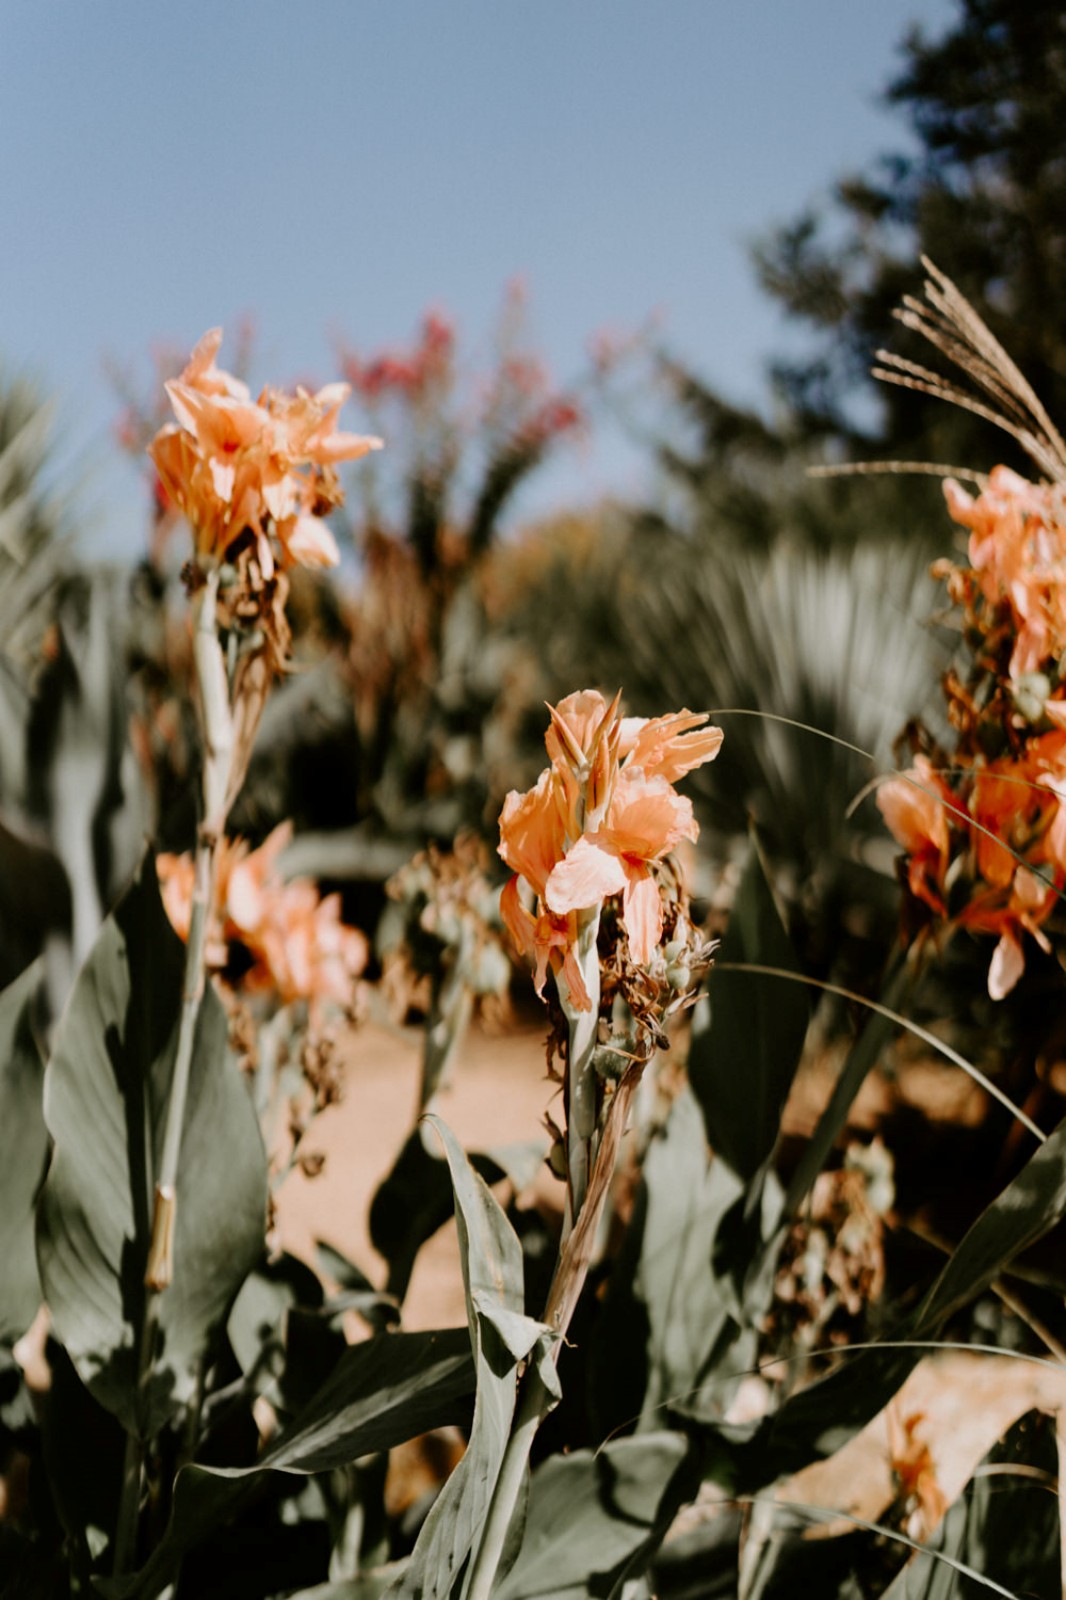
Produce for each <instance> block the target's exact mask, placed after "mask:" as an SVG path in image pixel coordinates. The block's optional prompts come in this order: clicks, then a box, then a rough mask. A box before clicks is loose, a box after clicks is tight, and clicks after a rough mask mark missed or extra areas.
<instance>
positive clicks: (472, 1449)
mask: <svg viewBox="0 0 1066 1600" xmlns="http://www.w3.org/2000/svg"><path fill="white" fill-rule="evenodd" d="M425 1120H426V1121H427V1122H428V1123H429V1124H430V1126H432V1127H433V1128H435V1129H436V1131H437V1133H438V1134H439V1135H440V1139H441V1142H442V1143H443V1145H444V1151H445V1155H446V1157H447V1162H448V1170H449V1172H450V1173H451V1180H452V1185H453V1187H454V1190H455V1216H456V1222H457V1224H458V1229H459V1254H460V1259H461V1262H462V1268H463V1286H464V1288H465V1290H466V1307H467V1318H468V1322H469V1329H470V1341H471V1345H472V1348H473V1355H474V1364H475V1367H476V1371H477V1397H476V1400H475V1402H474V1421H473V1425H472V1427H471V1430H470V1441H469V1443H468V1445H467V1448H466V1453H465V1455H464V1456H463V1459H462V1460H461V1461H460V1462H459V1465H458V1466H457V1467H456V1468H455V1470H454V1472H453V1473H452V1475H451V1477H450V1478H449V1479H448V1481H447V1483H446V1484H445V1485H444V1488H443V1489H442V1490H441V1492H440V1494H439V1495H438V1496H437V1499H436V1501H435V1503H434V1505H433V1508H432V1510H431V1511H430V1513H429V1515H428V1517H427V1518H426V1520H425V1522H424V1523H423V1525H422V1531H421V1532H420V1534H419V1536H418V1540H417V1543H416V1544H415V1548H414V1551H413V1553H412V1556H411V1560H410V1563H409V1565H408V1567H407V1569H406V1571H405V1572H404V1574H403V1577H402V1578H400V1579H398V1580H397V1582H396V1583H395V1584H394V1585H393V1587H392V1588H391V1589H389V1590H388V1593H389V1595H391V1596H395V1597H396V1600H446V1597H449V1596H453V1595H456V1594H458V1593H459V1591H460V1589H461V1585H462V1579H463V1573H464V1569H465V1567H466V1563H467V1560H468V1558H469V1556H470V1553H471V1550H472V1549H473V1547H474V1543H475V1541H476V1539H477V1536H478V1534H479V1533H480V1531H481V1529H482V1527H483V1525H484V1522H485V1518H486V1515H487V1513H488V1510H489V1506H490V1504H491V1503H492V1497H493V1491H494V1489H495V1486H496V1480H497V1477H498V1476H499V1471H500V1466H501V1463H502V1461H503V1457H504V1452H505V1450H506V1447H507V1441H508V1438H509V1437H510V1432H511V1421H512V1418H513V1416H514V1410H515V1400H516V1398H517V1392H518V1371H517V1369H518V1365H519V1363H520V1362H521V1361H523V1360H525V1359H526V1358H528V1357H533V1358H534V1360H535V1361H536V1362H537V1364H538V1368H539V1370H540V1373H541V1376H542V1378H543V1379H544V1380H545V1382H546V1384H550V1385H551V1386H552V1387H554V1386H555V1383H556V1379H555V1368H554V1365H553V1363H552V1360H551V1354H550V1351H551V1345H550V1336H549V1334H548V1332H547V1330H546V1329H545V1328H544V1326H543V1325H542V1324H541V1323H539V1322H534V1321H533V1319H532V1318H531V1317H527V1316H525V1315H524V1313H523V1309H522V1308H523V1297H524V1285H523V1267H522V1246H521V1244H520V1243H519V1240H518V1236H517V1234H516V1233H515V1231H514V1229H513V1228H512V1227H511V1224H510V1223H509V1222H508V1220H507V1218H506V1216H505V1215H504V1213H503V1211H502V1209H501V1208H500V1206H499V1205H498V1204H497V1202H496V1200H495V1198H494V1197H493V1194H492V1191H491V1190H490V1189H489V1188H488V1186H487V1184H486V1183H485V1182H484V1181H483V1179H481V1178H480V1177H479V1176H478V1174H477V1173H476V1172H475V1171H474V1169H473V1167H472V1166H471V1165H470V1163H469V1161H468V1160H467V1159H466V1156H465V1155H464V1154H463V1151H462V1148H461V1147H460V1145H459V1144H458V1142H457V1141H456V1138H455V1136H454V1134H452V1133H451V1132H450V1130H449V1129H448V1128H447V1127H446V1125H445V1124H444V1123H443V1122H441V1121H440V1119H439V1118H438V1117H435V1116H429V1117H427V1118H426V1119H425Z"/></svg>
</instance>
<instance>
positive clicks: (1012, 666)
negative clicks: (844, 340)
mask: <svg viewBox="0 0 1066 1600" xmlns="http://www.w3.org/2000/svg"><path fill="white" fill-rule="evenodd" d="M926 266H927V268H928V269H929V271H930V273H931V280H930V282H929V283H927V284H926V296H927V301H928V305H925V306H923V305H922V304H921V303H920V302H918V301H915V300H907V301H905V302H904V308H903V311H902V312H901V313H900V315H901V319H902V320H903V322H904V323H905V324H906V325H907V326H909V327H911V328H912V329H914V330H915V331H917V332H920V333H922V334H924V335H925V337H926V338H928V339H929V340H930V341H931V342H932V343H933V344H934V345H935V346H936V347H937V348H938V349H940V350H942V351H943V352H944V353H946V354H948V355H949V356H950V357H951V358H952V359H953V360H955V361H956V362H957V364H958V365H959V366H960V367H961V368H962V370H963V372H964V373H965V374H966V375H967V376H968V377H969V378H970V379H971V381H972V383H973V385H974V387H975V389H976V390H977V391H978V395H977V396H975V395H974V394H971V393H969V392H968V391H966V390H963V389H960V388H959V387H957V386H956V385H955V384H954V383H949V382H947V381H945V380H943V379H941V378H939V377H938V376H937V375H936V374H935V373H932V372H930V371H929V370H928V369H925V368H921V367H917V366H916V365H915V364H914V363H908V362H903V361H901V360H899V359H898V358H895V357H891V356H884V355H883V354H882V360H883V362H884V363H885V365H884V366H882V367H881V368H879V369H878V368H875V371H876V372H877V373H878V375H879V376H881V377H883V378H886V379H888V380H889V381H890V382H895V383H902V384H905V385H907V386H910V387H917V388H920V389H923V390H924V391H926V392H929V393H933V394H937V395H940V396H941V397H942V398H945V399H948V400H951V401H953V402H954V403H956V404H960V405H965V406H966V407H967V408H968V409H970V410H974V411H977V412H978V414H979V415H982V416H986V417H988V419H989V420H990V421H992V422H995V423H996V424H997V425H998V426H1000V427H1002V428H1003V429H1004V430H1005V431H1006V432H1008V433H1010V434H1011V435H1012V436H1013V437H1014V439H1015V440H1016V441H1017V442H1018V443H1019V444H1021V445H1022V447H1023V448H1024V449H1025V450H1026V451H1027V452H1028V454H1029V455H1030V456H1031V457H1032V459H1033V460H1034V461H1035V462H1036V464H1037V466H1038V467H1039V468H1040V469H1041V470H1043V471H1044V472H1045V473H1047V474H1048V479H1047V480H1046V481H1043V482H1039V483H1032V482H1030V481H1029V480H1027V479H1026V478H1023V477H1022V476H1021V475H1020V474H1019V473H1017V472H1015V471H1013V470H1011V469H1010V468H1008V467H1004V466H998V467H995V468H994V469H993V471H992V472H991V473H990V474H989V475H988V477H987V478H985V477H983V476H982V475H978V474H969V476H970V477H972V478H973V480H974V482H975V483H976V484H977V486H978V491H979V492H978V493H977V494H976V495H974V494H971V493H970V492H969V491H968V490H966V489H964V488H963V487H962V485H961V484H960V483H959V482H958V481H957V478H956V477H954V476H947V477H946V481H945V485H944V491H945V497H946V500H947V506H948V511H949V513H950V515H951V516H952V518H953V519H954V521H955V522H956V523H958V524H959V525H960V526H961V527H963V528H965V529H967V531H968V533H969V541H968V549H967V554H968V562H967V563H966V564H960V563H955V562H952V561H948V560H943V561H939V562H937V563H936V565H935V566H934V568H933V571H934V575H936V576H938V577H940V578H942V579H944V580H945V581H946V584H947V589H948V594H949V596H950V598H951V600H952V601H953V602H954V603H955V605H956V606H958V607H959V608H960V610H961V614H962V631H963V637H964V640H965V643H966V646H967V648H968V651H969V653H970V665H969V670H968V672H967V675H966V676H965V677H962V676H961V675H960V673H959V672H958V671H956V670H954V669H953V670H950V671H949V672H948V673H947V674H946V676H945V679H944V693H945V698H946V701H947V711H948V718H949V721H950V723H951V726H952V727H953V729H954V730H955V733H956V743H955V746H954V748H953V749H951V750H945V749H943V748H941V747H940V746H939V745H938V744H937V743H936V741H934V740H933V739H932V737H931V735H930V734H929V733H928V732H927V730H926V729H925V728H924V727H922V725H921V724H915V725H913V727H912V728H911V730H910V739H911V744H912V748H913V749H914V750H915V751H916V755H915V761H914V765H913V766H912V767H911V768H909V769H908V770H907V771H906V772H903V773H901V774H900V775H899V776H898V777H895V778H893V779H891V780H890V781H889V782H887V783H885V784H883V785H882V786H881V788H880V790H879V792H878V804H879V806H880V809H881V813H882V815H883V816H884V819H885V821H886V823H887V824H888V827H889V829H890V830H891V832H892V833H893V834H894V836H895V838H896V839H897V840H898V841H899V843H900V844H901V845H902V846H903V848H904V851H905V852H906V854H905V856H904V858H903V862H902V867H901V877H902V879H903V883H904V886H905V889H906V891H907V896H908V905H909V912H908V921H909V923H910V925H911V927H912V929H913V928H917V930H918V936H919V937H920V936H923V935H924V934H926V933H927V932H930V931H934V930H936V929H938V928H945V927H946V928H949V929H951V928H959V927H964V928H969V929H970V930H971V931H973V932H975V933H982V934H990V935H993V936H994V937H995V938H996V940H997V943H996V946H995V950H994V951H993V955H992V959H991V963H990V965H989V970H988V992H989V994H990V995H991V997H992V999H994V1000H1002V999H1003V998H1004V996H1006V995H1007V994H1009V993H1010V991H1011V990H1012V989H1013V988H1014V986H1015V985H1016V984H1017V982H1018V980H1019V978H1020V977H1021V976H1022V973H1023V971H1024V969H1025V936H1026V935H1029V936H1030V937H1031V938H1032V939H1034V940H1035V941H1036V943H1038V944H1039V945H1040V946H1041V948H1042V949H1044V950H1045V951H1050V949H1051V944H1050V940H1049V938H1048V934H1047V932H1046V931H1045V925H1046V924H1047V923H1048V921H1049V919H1050V918H1051V916H1052V913H1053V912H1054V910H1055V907H1056V905H1057V903H1058V901H1059V899H1060V898H1061V896H1062V892H1063V887H1064V884H1066V446H1064V444H1063V440H1062V438H1061V436H1060V435H1059V433H1058V431H1057V430H1056V429H1055V428H1054V426H1053V425H1052V423H1051V421H1050V419H1049V418H1048V417H1047V414H1046V412H1045V411H1044V409H1043V407H1042V406H1041V405H1040V402H1039V400H1038V399H1037V398H1036V396H1035V395H1034V393H1033V391H1032V390H1031V389H1030V388H1029V385H1028V384H1027V383H1026V382H1025V380H1024V378H1023V377H1022V376H1021V374H1020V373H1019V372H1018V370H1017V368H1016V367H1015V366H1014V364H1013V362H1011V361H1010V358H1009V357H1008V356H1007V355H1006V353H1005V352H1004V351H1003V349H1002V347H1001V346H1000V345H999V344H998V343H997V341H996V340H995V339H994V338H993V336H992V335H991V333H989V331H988V329H987V328H986V327H985V326H984V324H983V323H982V322H981V320H980V318H979V317H978V316H977V314H976V313H975V312H974V311H973V309H972V307H970V306H969V305H968V304H967V302H966V301H965V300H964V299H963V297H962V296H961V295H960V294H959V292H958V290H957V289H956V288H955V287H954V285H953V284H952V283H950V281H949V280H948V279H946V278H945V277H944V276H943V274H941V273H938V272H937V271H936V269H935V268H932V267H930V266H929V263H928V262H927V263H926ZM988 399H991V400H992V401H993V402H994V403H995V408H992V407H990V406H989V404H988V403H987V400H988ZM946 471H947V469H945V472H946Z"/></svg>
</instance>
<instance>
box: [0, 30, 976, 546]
mask: <svg viewBox="0 0 1066 1600" xmlns="http://www.w3.org/2000/svg"><path fill="white" fill-rule="evenodd" d="M955 10H956V7H955V5H954V4H953V3H952V0H802V3H800V0H744V3H742V0H657V3H655V0H538V3H536V4H534V3H532V0H379V3H378V4H376V5H370V4H367V3H364V0H304V3H303V4H302V5H300V4H293V3H285V4H282V3H279V0H185V3H183V4H181V5H169V6H163V5H160V4H153V3H151V0H148V3H145V0H6V4H5V5H4V7H3V12H2V14H0V133H2V145H0V149H2V157H0V202H2V205H0V215H2V216H3V219H4V235H5V236H4V240H3V245H2V247H0V357H2V358H3V359H4V361H5V363H7V364H9V365H11V364H13V365H15V366H17V367H20V368H25V369H28V370H31V371H33V372H34V373H36V374H37V375H38V376H39V377H40V379H41V380H42V381H43V383H44V384H45V385H47V386H48V387H49V388H50V389H53V390H55V391H56V392H58V394H59V395H60V398H61V402H62V407H63V413H62V414H63V417H64V422H65V427H66V430H67V434H68V438H70V439H71V440H72V441H73V443H75V444H77V445H78V446H80V447H81V449H82V451H83V453H84V454H86V455H88V456H89V457H91V459H92V461H93V463H94V478H93V485H94V492H93V495H92V499H93V502H94V504H95V506H96V512H97V516H98V518H99V524H98V526H97V528H96V530H95V532H94V533H93V534H92V535H91V540H90V547H91V548H96V549H124V550H132V549H135V548H136V547H137V544H138V540H139V538H140V535H141V529H142V526H143V496H142V489H141V485H140V484H139V482H138V480H137V478H136V475H135V473H134V472H133V471H132V469H131V468H130V467H129V466H128V465H127V464H126V463H125V462H122V461H120V460H119V459H118V458H117V455H116V452H115V450H114V447H113V446H112V444H111V441H110V436H109V428H110V424H111V422H112V420H113V417H114V414H115V411H116V403H115V400H114V396H113V393H112V390H111V388H110V386H109V382H108V379H107V378H106V376H105V374H104V358H105V357H107V356H110V357H111V358H113V359H115V360H117V361H119V362H120V363H122V364H126V365H132V366H137V365H138V364H139V365H140V370H141V372H142V374H143V375H145V376H146V375H147V372H148V358H147V353H148V351H149V349H150V347H151V346H152V344H153V343H154V342H158V341H159V340H160V339H163V338H167V339H169V338H171V337H173V338H174V339H176V340H178V341H179V342H181V343H184V344H187V345H191V344H192V342H193V341H194V340H195V339H196V338H197V337H198V336H199V334H200V333H202V332H203V331H204V329H205V328H207V327H209V326H212V325H213V324H216V323H219V322H221V323H223V324H225V325H227V326H229V327H231V326H233V325H235V323H236V320H237V318H238V316H239V315H240V314H241V313H242V312H246V311H247V312H251V313H253V314H254V316H255V318H256V321H257V324H258V328H259V340H258V346H257V348H258V363H257V370H256V372H255V373H254V374H253V376H254V378H255V379H256V380H257V381H264V380H267V379H270V380H277V381H283V380H284V381H287V380H291V379H292V378H293V377H296V376H299V375H303V374H313V375H315V376H320V377H321V378H322V379H323V380H325V379H326V378H328V377H331V376H333V375H334V370H333V369H334V361H333V356H332V348H331V335H332V333H334V332H335V331H337V330H343V331H344V332H345V333H346V334H347V335H348V336H349V337H350V338H351V339H352V340H353V341H354V342H356V343H357V344H358V345H359V346H360V347H362V348H376V347H378V346H380V345H382V344H385V343H388V342H390V341H402V340H404V339H406V338H407V337H408V336H409V335H410V334H411V333H412V332H413V331H414V328H415V325H416V323H417V321H418V318H419V315H420V313H421V311H422V310H423V309H424V308H425V307H426V306H427V305H430V304H434V305H439V306H441V307H443V308H445V309H446V310H448V311H449V312H451V313H452V314H453V315H455V316H456V317H457V318H458V320H459V324H460V328H461V331H462V333H463V336H464V339H465V340H466V341H467V342H468V344H469V345H471V346H473V347H475V348H476V347H477V346H479V345H481V346H482V347H484V345H485V343H486V341H487V338H488V335H489V332H490V329H491V324H492V318H493V314H494V312H495V310H496V308H497V307H498V305H499V301H500V295H501V291H502V288H503V285H504V283H505V282H506V281H507V280H508V279H509V278H511V277H512V276H514V275H515V274H521V275H523V277H524V278H525V280H526V282H527V284H528V287H529V292H530V300H531V313H532V329H533V333H534V335H535V338H536V343H537V344H538V346H539V348H540V349H541V350H542V351H543V353H544V354H545V355H546V357H547V359H548V361H549V362H550V364H551V368H552V371H553V374H554V375H555V376H556V377H558V378H559V379H565V378H567V377H568V376H571V375H573V374H574V373H576V372H577V371H578V370H579V369H580V367H581V366H582V363H583V358H584V351H585V348H586V341H587V339H588V336H589V335H590V334H591V333H592V332H594V331H595V330H597V329H600V328H602V327H604V326H612V327H622V328H625V327H633V326H636V325H638V324H640V323H642V322H643V321H644V320H645V319H646V318H647V317H648V315H649V313H652V312H655V311H658V312H659V313H661V315H662V318H663V331H664V334H665V337H666V338H667V340H668V341H669V343H670V344H671V345H672V347H673V348H674V349H676V350H677V351H678V352H679V353H680V354H681V355H682V356H683V357H684V358H685V359H686V360H687V361H689V362H690V363H692V364H693V365H695V366H696V367H698V368H699V369H700V370H701V371H702V372H703V373H704V374H705V375H706V376H707V377H708V378H710V379H711V380H713V381H714V382H715V383H716V384H718V385H720V386H721V387H723V388H724V389H725V390H726V391H727V392H729V393H731V394H733V395H735V396H737V397H739V398H742V399H747V400H757V399H758V397H759V395H760V392H761V384H762V373H763V370H764V367H765V364H766V361H767V359H768V357H769V355H770V354H771V353H772V351H773V350H774V348H775V346H776V345H779V343H780V339H781V331H782V330H781V322H780V319H779V317H778V315H777V313H776V311H775V309H774V307H773V306H772V305H771V304H770V303H769V302H767V301H766V300H765V299H764V298H763V297H762V296H761V294H760V292H759V290H758V289H757V287H756V285H755V282H754V277H753V274H752V271H751V268H750V266H749V264H748V258H747V246H748V244H749V243H750V241H751V239H752V238H753V237H754V236H755V235H756V234H758V233H759V232H760V231H762V230H763V229H765V228H766V227H767V226H768V225H770V224H771V223H773V222H774V221H775V220H783V219H785V218H788V217H791V216H792V215H793V214H794V213H795V212H796V211H797V210H798V209H800V208H801V207H802V205H803V204H804V203H805V202H806V201H807V200H808V199H810V198H811V197H812V196H813V195H815V194H816V193H818V192H819V191H820V190H823V189H825V188H826V187H827V186H828V184H829V183H830V182H831V180H832V178H833V177H834V176H835V175H837V174H839V173H841V172H843V171H844V170H847V169H852V168H855V167H858V166H861V165H862V164H864V163H865V162H866V161H867V160H868V159H869V158H870V157H871V156H872V155H874V154H875V153H877V152H879V151H880V150H882V149H885V148H890V147H892V146H896V145H898V144H899V143H900V142H901V140H903V138H904V134H903V129H902V125H901V123H900V122H899V120H898V118H896V117H894V116H890V115H889V114H888V113H887V112H886V111H885V110H884V109H882V108H880V107H879V106H878V104H877V95H878V92H879V90H880V89H881V88H882V87H883V86H884V84H885V82H886V80H887V78H888V77H889V76H890V74H891V73H892V71H893V69H894V66H895V64H896V63H897V61H898V56H897V54H896V47H897V45H898V42H899V40H900V38H901V37H902V35H903V33H904V32H905V30H906V28H907V27H908V25H909V24H910V23H912V22H915V21H916V22H919V23H920V24H921V25H922V26H923V27H925V28H926V29H927V30H928V31H930V32H933V33H937V32H939V31H941V30H942V29H943V28H944V26H945V25H946V24H947V23H948V22H949V21H950V20H951V18H952V17H953V16H954V14H955ZM225 354H226V350H225V348H224V351H223V359H224V358H225ZM347 420H348V421H349V425H350V426H357V425H358V418H357V416H356V415H355V413H354V410H353V411H351V413H350V416H349V418H348V419H347ZM643 481H646V473H645V468H644V465H643V463H642V461H641V459H640V458H639V457H638V456H637V455H635V454H634V453H632V452H628V451H626V449H625V448H623V447H622V446H621V444H619V443H618V442H617V441H615V442H613V443H608V444H607V445H606V446H604V447H602V448H600V449H599V450H597V451H593V452H591V453H588V454H586V455H578V454H571V455H570V456H569V457H568V458H567V460H566V461H565V462H564V463H560V464H559V465H558V466H556V467H555V468H554V469H552V471H551V472H550V473H549V474H547V475H546V476H545V478H544V480H543V481H542V482H541V484H540V485H539V487H538V488H537V489H536V490H535V491H531V493H530V496H529V498H528V500H527V502H526V504H525V505H524V506H523V507H522V509H524V510H527V511H539V510H543V509H547V508H549V507H550V506H551V505H553V504H556V503H559V502H562V501H565V500H582V499H593V498H595V497H596V496H598V495H599V494H600V493H602V492H605V491H614V492H618V493H626V492H630V491H633V490H635V489H637V488H639V487H640V485H641V483H642V482H643Z"/></svg>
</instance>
